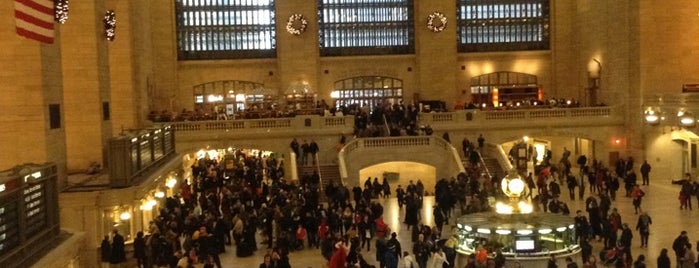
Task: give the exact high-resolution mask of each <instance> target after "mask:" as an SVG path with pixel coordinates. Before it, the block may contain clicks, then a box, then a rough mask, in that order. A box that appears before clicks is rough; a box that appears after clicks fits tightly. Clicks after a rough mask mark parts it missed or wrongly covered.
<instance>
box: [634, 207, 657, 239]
mask: <svg viewBox="0 0 699 268" xmlns="http://www.w3.org/2000/svg"><path fill="white" fill-rule="evenodd" d="M651 224H653V220H652V219H651V218H650V216H648V212H645V211H644V212H643V213H641V215H639V216H638V222H637V223H636V230H637V231H638V233H639V234H640V235H641V247H642V248H643V247H646V248H647V247H648V236H649V235H650V225H651Z"/></svg>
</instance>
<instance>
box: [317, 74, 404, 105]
mask: <svg viewBox="0 0 699 268" xmlns="http://www.w3.org/2000/svg"><path fill="white" fill-rule="evenodd" d="M331 95H332V97H333V99H335V107H338V108H339V107H343V106H344V107H347V108H349V107H351V106H357V107H362V106H364V105H368V106H369V107H371V108H372V109H373V107H377V106H378V105H383V104H396V103H399V102H401V101H403V80H400V79H396V78H392V77H384V76H357V77H351V78H347V79H344V80H339V81H336V82H335V86H334V89H333V92H332V94H331Z"/></svg>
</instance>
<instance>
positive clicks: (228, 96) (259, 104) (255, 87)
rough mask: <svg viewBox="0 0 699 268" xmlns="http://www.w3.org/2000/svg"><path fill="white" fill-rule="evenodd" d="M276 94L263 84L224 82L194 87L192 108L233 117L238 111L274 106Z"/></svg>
mask: <svg viewBox="0 0 699 268" xmlns="http://www.w3.org/2000/svg"><path fill="white" fill-rule="evenodd" d="M276 95H277V94H276V92H274V91H273V90H271V89H268V88H266V87H265V86H264V85H263V84H260V83H255V82H250V81H238V80H224V81H214V82H208V83H204V84H199V85H196V86H194V107H195V108H197V109H200V110H202V111H206V112H209V111H218V112H223V110H222V109H225V112H226V114H228V115H233V113H235V112H238V111H245V110H252V109H259V110H262V109H267V108H269V107H270V106H271V105H274V104H275V101H276V98H277V96H276Z"/></svg>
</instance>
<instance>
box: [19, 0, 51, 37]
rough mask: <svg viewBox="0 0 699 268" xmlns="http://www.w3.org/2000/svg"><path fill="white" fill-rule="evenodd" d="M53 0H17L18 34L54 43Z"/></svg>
mask: <svg viewBox="0 0 699 268" xmlns="http://www.w3.org/2000/svg"><path fill="white" fill-rule="evenodd" d="M53 5H54V4H53V0H15V24H16V29H17V34H19V35H21V36H24V37H26V38H29V39H33V40H36V41H39V42H42V43H45V44H53V38H54V30H53V19H54V11H53Z"/></svg>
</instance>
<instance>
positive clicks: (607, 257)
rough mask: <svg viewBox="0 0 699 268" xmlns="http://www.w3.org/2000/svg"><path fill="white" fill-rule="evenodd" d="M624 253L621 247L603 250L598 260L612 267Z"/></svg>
mask: <svg viewBox="0 0 699 268" xmlns="http://www.w3.org/2000/svg"><path fill="white" fill-rule="evenodd" d="M623 253H624V247H622V246H620V245H619V246H616V247H614V248H611V249H603V250H602V251H600V253H599V259H600V260H601V261H602V263H604V264H605V265H612V264H614V263H615V262H616V260H617V259H618V258H620V257H621V254H623Z"/></svg>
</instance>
